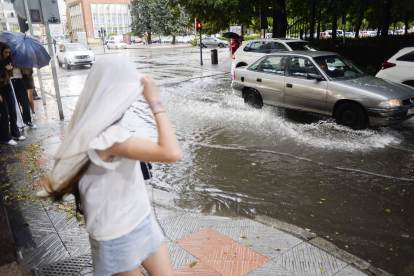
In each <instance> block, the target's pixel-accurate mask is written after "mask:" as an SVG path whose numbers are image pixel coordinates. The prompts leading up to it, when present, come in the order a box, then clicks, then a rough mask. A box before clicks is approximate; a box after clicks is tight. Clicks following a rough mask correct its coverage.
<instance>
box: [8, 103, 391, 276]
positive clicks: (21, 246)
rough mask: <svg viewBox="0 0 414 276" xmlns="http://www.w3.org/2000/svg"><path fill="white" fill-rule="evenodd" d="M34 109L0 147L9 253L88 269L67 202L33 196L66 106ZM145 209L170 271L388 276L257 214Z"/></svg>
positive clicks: (76, 270)
mask: <svg viewBox="0 0 414 276" xmlns="http://www.w3.org/2000/svg"><path fill="white" fill-rule="evenodd" d="M35 108H36V114H37V116H38V119H37V120H35V123H36V124H37V126H38V128H37V129H34V130H28V129H26V130H25V131H24V133H22V134H23V135H24V136H26V140H25V141H23V142H19V144H18V146H16V147H8V146H2V153H1V154H2V156H1V165H2V170H3V176H4V178H3V179H2V184H1V189H2V192H3V195H4V198H5V208H6V211H7V215H8V218H9V221H10V226H11V230H12V233H13V239H14V246H15V250H16V251H17V256H22V259H23V262H24V265H25V268H26V273H27V275H45V276H46V275H62V276H66V275H82V276H85V275H93V271H92V263H91V255H90V246H89V240H88V234H87V232H86V230H85V229H84V222H83V220H82V218H77V217H76V216H75V212H74V210H75V209H74V206H73V200H72V199H71V198H68V199H67V204H66V205H60V204H52V203H51V201H50V200H39V199H37V198H36V196H35V192H36V190H37V189H39V188H41V187H42V185H43V184H44V181H45V179H46V175H47V174H48V173H49V172H50V170H51V168H52V165H53V161H52V156H53V154H54V152H55V151H56V150H57V148H58V147H59V145H60V143H61V141H62V137H63V133H64V130H65V129H66V127H67V125H68V122H69V120H70V114H71V112H70V111H69V110H67V109H65V108H64V109H65V110H64V113H65V116H67V117H66V118H65V120H64V121H60V120H59V116H58V111H57V104H56V101H55V100H54V99H53V98H48V100H47V105H46V106H43V105H42V103H41V101H37V102H36V105H35ZM147 188H148V191H149V195H150V198H151V187H150V186H147ZM0 208H3V206H0ZM152 212H153V215H154V217H157V219H158V221H159V223H160V226H161V228H162V229H163V230H164V231H165V235H166V239H165V241H166V243H167V246H168V249H169V252H170V256H171V261H172V265H173V268H174V275H225V276H227V275H250V276H252V275H258V276H259V275H260V276H263V275H297V276H301V275H326V276H328V275H337V276H339V275H340V276H344V275H390V274H388V273H386V272H384V271H382V270H380V269H376V268H374V267H373V266H371V265H370V263H368V262H366V261H363V260H361V259H359V258H357V257H355V256H352V255H350V254H349V253H347V252H345V251H342V250H340V249H338V248H337V247H335V246H334V245H332V244H331V243H329V242H327V241H325V240H324V239H321V238H318V237H316V236H315V235H314V234H313V233H310V232H307V231H305V230H303V229H301V228H298V227H296V226H293V225H289V224H286V223H283V222H280V221H277V220H274V219H271V218H268V217H265V216H257V217H256V218H255V219H254V220H253V219H249V218H244V217H236V218H229V217H219V216H206V215H202V214H198V213H191V212H183V211H181V210H176V209H172V208H169V207H168V206H160V205H158V204H156V205H155V206H152ZM0 244H1V243H0ZM1 271H2V270H1V267H0V275H7V274H2V273H1ZM142 271H143V275H147V274H146V272H145V271H144V270H143V269H142ZM9 275H11V274H9ZM14 275H16V274H13V276H14Z"/></svg>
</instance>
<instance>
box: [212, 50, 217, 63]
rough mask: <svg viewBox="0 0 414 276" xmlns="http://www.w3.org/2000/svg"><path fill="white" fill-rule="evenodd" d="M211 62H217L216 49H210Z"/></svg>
mask: <svg viewBox="0 0 414 276" xmlns="http://www.w3.org/2000/svg"><path fill="white" fill-rule="evenodd" d="M211 64H218V57H217V49H213V50H211Z"/></svg>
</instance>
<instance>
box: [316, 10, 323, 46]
mask: <svg viewBox="0 0 414 276" xmlns="http://www.w3.org/2000/svg"><path fill="white" fill-rule="evenodd" d="M321 17H322V9H319V15H318V28H317V29H316V31H317V32H318V34H317V35H316V37H317V39H321Z"/></svg>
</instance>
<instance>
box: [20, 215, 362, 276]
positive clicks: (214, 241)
mask: <svg viewBox="0 0 414 276" xmlns="http://www.w3.org/2000/svg"><path fill="white" fill-rule="evenodd" d="M156 213H157V218H158V220H159V222H160V224H161V226H162V228H163V229H164V230H165V232H166V234H167V237H166V239H165V241H166V243H167V247H168V250H169V252H170V256H171V261H172V265H173V269H174V275H229V276H232V275H249V276H252V275H298V276H299V275H367V274H366V273H364V272H363V271H360V270H358V269H356V268H355V267H353V266H351V265H349V264H348V263H346V262H345V261H342V260H339V259H337V258H335V257H333V256H331V255H329V254H328V253H326V252H325V251H323V250H321V249H319V248H317V247H316V246H314V245H311V244H310V243H308V242H306V241H303V240H301V239H299V238H296V237H293V236H291V235H290V234H287V233H284V232H282V231H279V230H277V229H274V228H272V227H269V226H266V225H264V224H261V223H258V222H255V221H253V220H250V219H246V218H222V217H209V216H203V215H198V214H192V213H180V212H177V211H171V210H167V209H164V208H162V207H157V208H156ZM64 234H65V235H62V234H59V233H58V235H59V236H60V237H61V238H60V242H61V243H62V246H63V245H64V247H65V249H58V251H59V250H60V251H66V252H67V255H70V257H71V258H68V257H66V258H62V260H61V261H58V262H54V263H51V264H47V265H40V266H36V265H34V264H33V263H32V262H30V261H26V260H25V262H26V265H27V266H28V267H27V268H28V273H29V275H44V276H49V275H62V276H66V275H82V276H86V275H93V268H92V263H91V256H90V249H89V248H88V247H87V238H85V237H87V236H86V234H85V233H84V230H83V228H82V227H79V226H75V227H73V228H71V229H69V230H65V231H64ZM53 235H56V234H49V235H48V236H53ZM70 235H71V236H70ZM71 237H72V240H73V241H72V242H70V243H67V242H66V241H67V240H71ZM51 239H52V238H51ZM75 241H76V242H75ZM40 246H42V245H40ZM45 253H46V252H45ZM52 254H53V255H56V249H55V251H53V252H50V255H52ZM42 258H45V256H43V257H42ZM191 264H193V266H191ZM142 272H143V275H147V273H146V272H145V270H144V269H142Z"/></svg>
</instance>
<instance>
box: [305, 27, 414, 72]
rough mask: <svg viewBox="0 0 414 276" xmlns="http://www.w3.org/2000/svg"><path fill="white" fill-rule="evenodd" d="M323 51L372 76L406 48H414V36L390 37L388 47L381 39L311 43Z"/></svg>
mask: <svg viewBox="0 0 414 276" xmlns="http://www.w3.org/2000/svg"><path fill="white" fill-rule="evenodd" d="M311 45H312V46H314V47H316V48H317V49H319V50H321V51H329V52H334V53H338V54H340V55H342V56H344V57H346V58H348V59H350V60H351V61H352V62H353V63H355V65H356V66H357V67H359V68H360V69H361V70H363V71H364V72H365V73H367V74H370V75H376V74H377V73H378V71H379V70H381V64H382V63H383V62H386V61H387V60H388V59H389V58H391V57H392V56H393V55H395V54H396V53H397V52H398V51H399V50H401V49H402V48H405V47H414V34H409V35H406V36H405V35H395V36H391V35H390V36H388V41H387V45H384V44H381V43H380V38H379V37H365V38H360V39H356V38H345V43H343V38H342V37H341V38H337V39H321V40H316V39H315V40H314V42H313V43H311Z"/></svg>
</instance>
